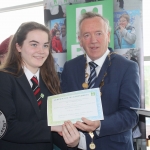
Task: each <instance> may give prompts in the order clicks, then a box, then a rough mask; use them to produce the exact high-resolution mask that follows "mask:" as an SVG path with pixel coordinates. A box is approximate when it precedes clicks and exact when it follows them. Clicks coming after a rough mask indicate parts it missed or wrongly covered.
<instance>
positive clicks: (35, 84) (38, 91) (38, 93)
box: [31, 76, 42, 108]
mask: <svg viewBox="0 0 150 150" xmlns="http://www.w3.org/2000/svg"><path fill="white" fill-rule="evenodd" d="M31 82H32V83H33V86H32V90H33V93H34V96H35V97H36V100H37V103H38V106H39V108H40V106H41V104H42V97H41V89H40V87H39V85H38V80H37V78H36V77H35V76H33V77H32V78H31Z"/></svg>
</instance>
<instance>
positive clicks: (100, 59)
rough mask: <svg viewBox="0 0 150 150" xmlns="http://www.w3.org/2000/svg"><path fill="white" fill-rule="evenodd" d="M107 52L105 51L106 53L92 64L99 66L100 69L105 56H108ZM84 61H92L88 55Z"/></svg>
mask: <svg viewBox="0 0 150 150" xmlns="http://www.w3.org/2000/svg"><path fill="white" fill-rule="evenodd" d="M109 52H110V51H109V50H108V49H107V51H106V52H105V53H104V55H103V56H102V57H100V58H99V59H96V60H94V62H95V63H96V64H97V65H98V66H99V67H102V65H103V63H104V61H105V59H106V57H107V55H108V54H109ZM86 59H87V62H88V63H89V62H91V61H92V60H91V59H90V58H89V56H88V55H86Z"/></svg>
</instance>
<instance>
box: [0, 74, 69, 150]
mask: <svg viewBox="0 0 150 150" xmlns="http://www.w3.org/2000/svg"><path fill="white" fill-rule="evenodd" d="M39 80H40V88H41V93H43V94H44V98H43V99H42V105H41V110H39V107H38V104H37V101H36V98H35V96H34V94H33V91H32V89H31V86H30V84H29V82H28V80H27V78H26V76H25V74H24V73H23V74H22V75H20V76H19V77H15V76H14V75H11V74H9V73H4V72H0V110H1V111H2V112H3V113H4V115H5V117H6V120H7V131H6V134H5V135H4V136H3V137H2V139H0V150H10V149H11V150H52V149H53V148H52V144H53V142H54V143H55V144H57V146H60V147H61V149H64V150H65V149H67V146H66V144H65V142H64V140H63V138H62V137H60V136H59V135H58V134H57V133H54V138H52V134H53V133H52V132H51V131H50V127H48V125H47V96H50V95H52V94H51V93H50V91H49V90H48V89H47V87H46V85H45V84H44V82H43V80H42V78H41V77H40V79H39ZM53 139H54V140H53Z"/></svg>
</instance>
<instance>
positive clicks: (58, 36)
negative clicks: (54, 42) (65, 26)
mask: <svg viewBox="0 0 150 150" xmlns="http://www.w3.org/2000/svg"><path fill="white" fill-rule="evenodd" d="M56 38H57V39H59V38H60V32H59V31H57V32H56Z"/></svg>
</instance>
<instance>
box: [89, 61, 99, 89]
mask: <svg viewBox="0 0 150 150" xmlns="http://www.w3.org/2000/svg"><path fill="white" fill-rule="evenodd" d="M89 65H90V76H89V79H88V85H89V87H88V88H89V89H91V88H92V87H93V86H94V84H95V79H96V78H97V75H96V70H95V68H96V67H97V66H98V65H97V64H95V63H94V62H93V61H92V62H89Z"/></svg>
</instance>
